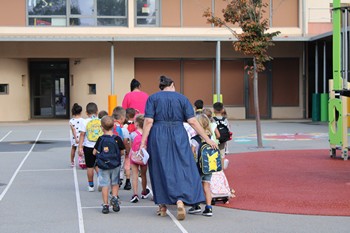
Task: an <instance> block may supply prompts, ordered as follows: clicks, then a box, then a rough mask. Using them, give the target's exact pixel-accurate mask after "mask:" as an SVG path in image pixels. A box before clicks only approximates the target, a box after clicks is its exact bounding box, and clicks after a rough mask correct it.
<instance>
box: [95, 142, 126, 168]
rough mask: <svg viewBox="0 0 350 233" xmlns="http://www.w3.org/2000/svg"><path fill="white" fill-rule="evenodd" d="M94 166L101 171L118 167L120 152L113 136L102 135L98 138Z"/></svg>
mask: <svg viewBox="0 0 350 233" xmlns="http://www.w3.org/2000/svg"><path fill="white" fill-rule="evenodd" d="M100 140H101V141H100V142H99V145H98V148H97V150H98V152H99V153H97V154H96V165H97V166H98V168H100V169H102V170H110V169H113V168H116V167H118V166H120V150H119V146H118V143H117V142H116V139H115V136H114V135H113V136H110V135H103V136H101V137H100Z"/></svg>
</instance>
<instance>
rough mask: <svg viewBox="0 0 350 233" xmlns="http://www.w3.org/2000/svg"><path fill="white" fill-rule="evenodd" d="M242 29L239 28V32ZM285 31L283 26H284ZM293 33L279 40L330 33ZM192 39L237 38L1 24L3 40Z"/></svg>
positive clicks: (221, 32) (220, 31)
mask: <svg viewBox="0 0 350 233" xmlns="http://www.w3.org/2000/svg"><path fill="white" fill-rule="evenodd" d="M239 30H240V29H237V33H240V32H239ZM281 31H283V30H281ZM291 31H292V32H293V33H291V34H280V35H279V36H278V37H275V38H274V39H273V40H274V41H276V42H307V41H314V40H318V39H322V38H324V37H329V36H330V35H332V32H328V33H324V34H321V35H316V36H315V35H301V34H300V33H299V31H300V30H299V29H297V28H295V29H293V30H291ZM111 41H112V42H113V41H115V42H122V41H126V42H128V41H130V42H157V41H169V42H182V41H183V42H188V41H198V42H199V41H237V39H236V38H235V37H234V36H233V35H232V34H231V32H229V31H228V30H227V29H225V28H181V29H175V28H164V29H162V28H134V29H132V30H131V29H128V28H64V27H60V28H33V27H20V28H15V27H8V28H4V27H2V28H0V42H111Z"/></svg>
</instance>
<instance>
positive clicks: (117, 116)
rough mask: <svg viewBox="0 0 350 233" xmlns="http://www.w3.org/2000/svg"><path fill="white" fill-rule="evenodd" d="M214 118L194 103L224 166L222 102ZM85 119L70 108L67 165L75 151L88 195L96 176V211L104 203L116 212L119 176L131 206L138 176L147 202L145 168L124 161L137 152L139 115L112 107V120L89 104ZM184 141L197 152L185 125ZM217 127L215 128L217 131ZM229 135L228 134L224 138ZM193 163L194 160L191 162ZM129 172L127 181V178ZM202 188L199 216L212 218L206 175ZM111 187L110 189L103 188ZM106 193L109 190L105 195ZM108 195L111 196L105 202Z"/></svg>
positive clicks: (141, 120) (104, 209)
mask: <svg viewBox="0 0 350 233" xmlns="http://www.w3.org/2000/svg"><path fill="white" fill-rule="evenodd" d="M213 109H214V114H215V117H213V116H212V112H211V110H209V109H203V101H201V100H198V101H196V102H195V110H196V117H197V120H198V122H199V123H200V125H201V126H202V127H203V129H204V130H205V132H206V133H207V135H208V136H209V137H210V138H211V139H212V140H214V141H216V142H217V143H218V145H219V149H220V154H221V157H222V164H225V162H224V160H225V159H224V158H225V146H226V142H227V141H228V140H230V139H228V138H227V135H226V131H223V130H222V129H220V127H222V125H224V126H226V127H227V128H228V133H229V132H230V131H229V124H228V121H227V119H226V117H225V116H224V114H225V112H224V111H225V110H224V107H223V104H222V103H219V102H218V103H215V104H214V105H213ZM86 115H87V118H86V119H83V118H82V107H81V106H80V105H78V104H77V103H75V104H74V105H73V107H72V116H73V117H72V118H71V119H70V121H69V124H70V128H71V134H70V135H71V138H70V139H71V156H70V158H71V166H72V167H74V166H75V154H76V151H77V149H78V154H79V159H81V158H85V164H86V168H87V179H88V191H89V192H93V191H94V190H95V184H94V173H96V174H97V177H98V179H97V187H98V190H99V191H102V200H103V204H102V213H104V214H107V213H109V204H110V205H111V206H112V209H113V211H115V212H118V211H119V210H120V206H119V197H118V192H119V188H120V186H121V185H122V183H123V180H124V177H125V184H124V189H125V190H130V189H131V188H132V189H133V195H132V197H131V199H130V202H131V203H137V202H138V201H139V200H140V198H139V193H138V177H139V176H140V177H141V180H142V181H141V186H142V191H141V195H140V196H141V199H147V198H148V196H149V195H150V193H151V191H150V190H149V189H148V188H147V176H146V173H147V164H145V165H140V164H139V163H137V162H134V161H133V160H132V159H131V158H130V157H129V153H130V151H133V152H135V151H138V150H139V149H140V144H141V138H142V128H143V124H144V115H143V114H137V111H136V110H135V109H132V108H128V109H124V108H122V107H120V106H118V107H116V108H114V110H113V114H112V116H108V113H107V112H106V111H100V112H98V108H97V105H96V104H95V103H88V104H87V106H86ZM185 129H186V130H187V132H188V136H189V142H190V145H191V147H192V150H193V152H194V154H198V150H199V143H198V141H197V140H195V139H194V136H195V135H196V132H195V131H194V130H193V129H192V128H191V127H190V126H189V125H186V124H185ZM219 129H220V130H219ZM229 136H231V135H229ZM197 162H198V161H197ZM131 171H132V180H131V179H130V178H131ZM201 177H202V185H203V190H204V193H205V197H206V206H205V209H204V211H203V213H202V214H203V215H205V216H212V206H211V202H212V198H211V192H210V180H211V174H207V175H203V174H201ZM110 187H111V191H110V190H109V188H110ZM109 191H110V192H109ZM109 194H111V195H112V197H111V199H110V201H108V196H109ZM188 212H189V213H190V214H195V213H200V212H201V207H200V205H199V203H198V204H196V205H193V206H192V207H191V208H190V209H189V210H188Z"/></svg>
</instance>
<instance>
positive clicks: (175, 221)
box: [139, 177, 188, 233]
mask: <svg viewBox="0 0 350 233" xmlns="http://www.w3.org/2000/svg"><path fill="white" fill-rule="evenodd" d="M139 181H140V183H141V182H142V180H141V177H139ZM146 187H147V188H148V189H149V190H150V191H151V195H152V197H153V192H152V189H151V188H150V187H148V186H146ZM166 212H167V214H168V215H169V216H170V218H171V220H173V222H174V223H175V224H176V226H177V227H178V228H179V229H180V230H181V232H182V233H188V231H187V230H186V229H185V228H184V227H183V226H182V225H181V223H180V222H179V221H178V220H177V219H176V218H175V216H174V215H172V213H170V211H169V210H167V211H166Z"/></svg>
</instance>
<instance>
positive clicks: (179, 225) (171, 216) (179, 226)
mask: <svg viewBox="0 0 350 233" xmlns="http://www.w3.org/2000/svg"><path fill="white" fill-rule="evenodd" d="M166 213H167V214H168V215H169V216H170V218H171V219H172V220H173V222H174V223H175V224H176V226H177V227H178V228H179V229H180V230H181V232H182V233H188V231H187V230H186V229H185V228H184V227H183V226H182V225H181V223H180V222H179V221H178V220H177V219H176V218H175V216H174V215H173V214H172V213H170V211H169V210H167V211H166Z"/></svg>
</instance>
